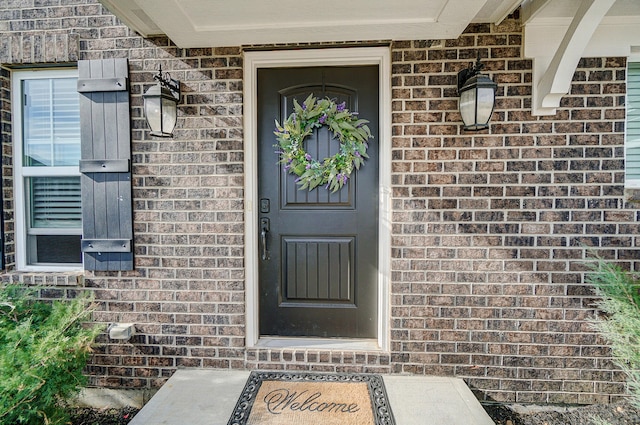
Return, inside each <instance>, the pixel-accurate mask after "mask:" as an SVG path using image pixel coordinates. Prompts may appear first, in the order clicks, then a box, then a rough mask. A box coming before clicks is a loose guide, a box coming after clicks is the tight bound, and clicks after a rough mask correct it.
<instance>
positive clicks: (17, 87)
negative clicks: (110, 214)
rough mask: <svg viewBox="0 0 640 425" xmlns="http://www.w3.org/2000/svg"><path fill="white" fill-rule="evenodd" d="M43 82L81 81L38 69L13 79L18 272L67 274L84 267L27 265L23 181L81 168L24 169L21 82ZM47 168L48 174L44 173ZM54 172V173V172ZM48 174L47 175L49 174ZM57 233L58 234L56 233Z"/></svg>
mask: <svg viewBox="0 0 640 425" xmlns="http://www.w3.org/2000/svg"><path fill="white" fill-rule="evenodd" d="M42 78H78V70H77V69H75V68H66V69H44V68H43V69H35V70H26V71H23V70H16V71H13V72H12V75H11V117H12V124H13V126H12V129H13V174H14V176H13V201H14V206H13V209H14V216H15V256H16V270H17V271H28V272H43V271H47V272H65V271H81V270H82V264H77V265H75V264H74V265H27V243H26V241H27V214H26V211H25V205H26V204H25V201H26V199H25V187H24V177H28V176H45V175H60V176H68V175H71V176H79V175H80V172H79V170H78V167H42V169H36V168H35V167H30V168H29V170H24V171H23V168H22V95H23V93H22V81H25V80H36V79H42ZM45 168H47V169H48V170H45ZM53 168H55V169H53ZM47 171H48V172H47ZM54 233H55V232H54ZM81 233H82V230H81V229H66V230H65V234H81Z"/></svg>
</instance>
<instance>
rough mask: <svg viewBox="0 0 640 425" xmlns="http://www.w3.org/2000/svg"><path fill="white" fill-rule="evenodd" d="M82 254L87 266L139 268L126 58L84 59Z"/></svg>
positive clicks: (81, 83) (81, 66)
mask: <svg viewBox="0 0 640 425" xmlns="http://www.w3.org/2000/svg"><path fill="white" fill-rule="evenodd" d="M78 92H79V93H80V132H81V140H82V146H81V160H80V173H81V174H82V177H81V181H82V252H83V253H84V268H85V269H86V270H133V214H132V201H131V118H130V109H129V66H128V62H127V60H126V59H102V60H82V61H79V62H78Z"/></svg>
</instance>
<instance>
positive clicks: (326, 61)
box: [244, 47, 391, 351]
mask: <svg viewBox="0 0 640 425" xmlns="http://www.w3.org/2000/svg"><path fill="white" fill-rule="evenodd" d="M244 64H245V65H244V145H245V163H244V165H245V195H246V198H245V260H246V264H245V267H246V288H245V290H246V301H247V305H246V317H247V327H246V345H247V347H256V346H261V345H263V344H260V342H261V341H260V338H259V327H258V317H259V315H258V300H259V293H258V246H257V238H254V237H253V236H252V235H257V234H258V230H257V223H258V212H257V209H256V208H255V206H256V205H257V203H258V193H257V179H258V177H257V176H258V165H257V158H258V153H257V146H258V141H257V134H256V126H257V124H256V123H257V70H258V69H259V68H282V67H296V66H346V65H378V66H379V68H380V73H379V84H380V99H379V103H380V108H379V110H380V117H379V123H380V141H379V143H380V145H379V146H380V158H379V161H380V165H379V166H380V182H379V183H380V189H379V192H380V196H379V199H380V201H379V202H380V216H379V236H378V246H379V250H378V252H379V255H378V257H379V260H378V261H379V264H378V268H379V270H378V271H379V273H378V275H379V279H378V303H379V306H378V340H377V345H378V347H377V348H378V349H379V350H384V351H389V350H390V332H391V314H390V312H391V308H390V305H391V52H390V49H389V48H388V47H354V48H339V49H317V50H316V49H303V50H286V51H258V52H245V54H244ZM283 341H286V339H283ZM316 348H317V347H316Z"/></svg>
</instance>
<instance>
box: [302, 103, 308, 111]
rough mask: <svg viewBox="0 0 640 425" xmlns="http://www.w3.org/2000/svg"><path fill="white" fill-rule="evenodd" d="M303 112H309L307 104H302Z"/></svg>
mask: <svg viewBox="0 0 640 425" xmlns="http://www.w3.org/2000/svg"><path fill="white" fill-rule="evenodd" d="M302 110H303V111H306V110H307V104H306V103H303V104H302Z"/></svg>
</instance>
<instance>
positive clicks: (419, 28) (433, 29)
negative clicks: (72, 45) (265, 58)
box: [101, 0, 522, 47]
mask: <svg viewBox="0 0 640 425" xmlns="http://www.w3.org/2000/svg"><path fill="white" fill-rule="evenodd" d="M521 1H522V0H323V1H311V0H268V1H265V0H101V2H102V3H103V4H104V5H105V6H106V7H107V8H108V9H109V10H111V11H112V12H113V13H114V14H115V15H116V16H118V17H119V18H120V19H122V20H123V21H124V22H125V23H126V24H127V25H129V26H130V27H131V28H133V29H134V30H136V31H137V32H138V33H140V34H141V35H142V36H145V37H148V36H152V35H161V34H164V35H167V36H168V37H169V38H170V39H171V40H172V41H173V42H174V43H175V44H176V45H178V46H179V47H216V46H239V45H248V44H249V45H250V44H273V43H298V42H303V43H304V42H331V41H362V40H425V39H447V38H457V37H458V36H459V35H460V34H461V33H462V31H463V30H464V29H465V27H466V26H467V25H468V24H469V23H470V22H499V21H501V20H502V19H504V18H505V17H506V16H507V15H508V14H509V13H510V12H512V11H513V10H514V9H515V8H516V7H517V6H518V5H519V4H520V3H521Z"/></svg>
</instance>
